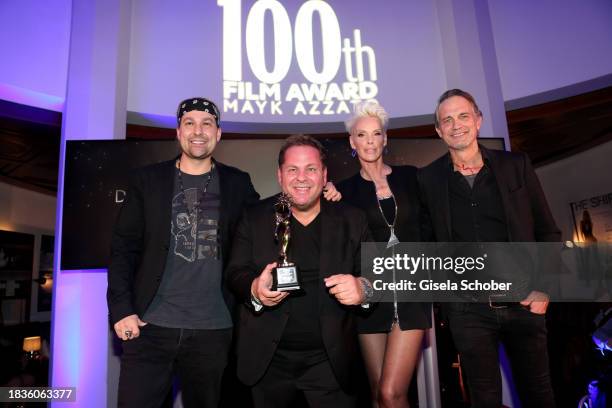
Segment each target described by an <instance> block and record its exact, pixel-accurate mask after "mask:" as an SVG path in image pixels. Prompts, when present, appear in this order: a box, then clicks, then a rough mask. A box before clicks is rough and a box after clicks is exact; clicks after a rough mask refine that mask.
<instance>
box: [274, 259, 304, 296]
mask: <svg viewBox="0 0 612 408" xmlns="http://www.w3.org/2000/svg"><path fill="white" fill-rule="evenodd" d="M299 289H300V282H299V279H298V271H297V267H296V266H295V264H287V265H282V266H277V267H276V268H274V270H273V271H272V290H276V291H279V292H289V291H292V290H299Z"/></svg>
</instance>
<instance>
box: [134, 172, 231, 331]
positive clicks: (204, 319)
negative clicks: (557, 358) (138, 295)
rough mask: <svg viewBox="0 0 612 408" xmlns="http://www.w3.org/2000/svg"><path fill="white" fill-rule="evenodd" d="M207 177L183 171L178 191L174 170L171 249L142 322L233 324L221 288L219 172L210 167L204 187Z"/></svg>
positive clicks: (184, 325) (190, 326)
mask: <svg viewBox="0 0 612 408" xmlns="http://www.w3.org/2000/svg"><path fill="white" fill-rule="evenodd" d="M208 176H209V174H208V173H206V174H203V175H199V176H192V175H189V174H185V173H182V174H181V177H182V181H183V188H184V191H182V190H181V188H180V183H179V176H178V170H177V171H176V174H175V181H174V193H173V197H172V220H171V222H172V225H171V227H170V248H169V250H168V256H167V258H166V266H165V270H164V275H163V278H162V281H161V283H160V286H159V289H158V291H157V294H156V295H155V298H154V299H153V301H152V302H151V305H150V306H149V308H148V309H147V312H146V313H145V315H144V319H143V320H144V321H145V322H149V323H153V324H155V325H159V326H163V327H176V328H185V329H210V330H214V329H226V328H229V327H232V319H231V316H230V313H229V311H228V310H227V306H226V304H225V301H224V299H223V294H222V291H221V275H222V269H223V266H222V257H221V237H220V236H219V233H220V232H219V205H220V195H219V176H218V173H217V171H216V170H215V169H213V170H212V173H211V180H210V183H208V185H207V179H208ZM206 185H207V187H206V193H204V192H203V188H204V186H206Z"/></svg>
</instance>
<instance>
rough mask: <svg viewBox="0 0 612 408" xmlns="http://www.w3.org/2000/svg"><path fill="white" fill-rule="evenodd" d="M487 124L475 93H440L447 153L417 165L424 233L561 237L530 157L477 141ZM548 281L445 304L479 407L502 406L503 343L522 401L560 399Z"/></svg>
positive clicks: (540, 403)
mask: <svg viewBox="0 0 612 408" xmlns="http://www.w3.org/2000/svg"><path fill="white" fill-rule="evenodd" d="M481 123H482V113H481V112H480V110H479V109H478V105H477V104H476V101H475V100H474V97H473V96H472V95H470V94H469V93H467V92H465V91H462V90H460V89H451V90H448V91H446V92H444V93H443V94H442V95H441V96H440V98H439V100H438V106H437V107H436V111H435V125H436V132H437V133H438V135H439V136H440V138H441V139H442V140H443V141H444V142H445V143H446V145H447V146H448V150H449V152H448V154H446V155H444V156H442V157H441V158H439V159H438V160H436V161H434V162H433V163H431V164H430V165H428V166H426V167H424V168H422V169H421V170H420V171H419V188H420V191H421V198H422V201H423V208H424V209H425V210H426V211H425V213H428V214H429V218H430V221H431V222H424V223H423V226H424V227H425V232H424V235H425V236H427V235H428V233H427V230H428V229H429V228H428V227H429V226H431V227H432V234H433V238H434V239H435V240H436V241H438V242H559V241H560V240H561V232H560V231H559V229H558V228H557V226H556V224H555V221H554V219H553V217H552V214H551V212H550V209H549V208H548V204H547V202H546V197H545V196H544V192H543V191H542V188H541V187H540V183H539V181H538V178H537V175H536V173H535V171H534V170H533V167H532V166H531V163H530V161H529V158H528V157H527V155H525V154H520V153H510V152H505V151H498V150H488V149H486V148H485V147H484V146H482V145H480V144H478V141H477V137H478V132H479V130H480V125H481ZM425 218H427V217H425ZM548 267H550V265H548ZM545 287H546V286H545V285H543V284H542V283H541V282H538V281H537V280H533V281H532V282H530V283H529V287H528V288H526V289H525V291H524V293H522V294H523V295H524V297H523V298H522V301H520V302H516V301H510V300H504V297H503V295H494V296H488V301H483V302H481V303H469V302H467V301H466V302H464V303H445V304H444V305H443V306H444V310H445V311H446V312H447V315H448V319H449V326H450V330H451V334H452V336H453V341H454V343H455V346H456V347H457V350H458V351H459V355H460V357H461V367H462V369H463V372H464V375H465V378H466V379H467V383H468V387H469V390H470V399H471V403H472V405H471V406H472V407H473V408H489V407H491V408H492V407H500V406H501V405H502V385H501V376H500V371H499V356H498V347H499V343H502V344H503V345H504V346H505V349H506V353H507V355H508V357H509V360H510V363H511V365H512V371H513V374H514V376H513V378H514V381H515V383H516V385H517V390H518V393H519V397H520V399H521V402H522V404H523V406H526V407H539V408H543V407H554V406H555V401H554V397H553V392H552V386H551V379H550V373H549V363H548V352H547V339H546V338H547V334H546V321H545V317H544V316H545V313H546V310H547V308H548V303H549V302H548V295H547V294H546V293H545V289H544V288H545ZM483 300H484V299H483ZM514 300H515V299H514Z"/></svg>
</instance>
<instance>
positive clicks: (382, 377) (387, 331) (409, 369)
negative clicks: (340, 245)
mask: <svg viewBox="0 0 612 408" xmlns="http://www.w3.org/2000/svg"><path fill="white" fill-rule="evenodd" d="M387 123H388V115H387V113H386V112H385V109H384V108H383V107H382V106H381V105H380V104H379V103H378V102H376V101H374V100H371V101H366V102H362V103H360V104H357V105H356V106H355V111H354V114H353V116H351V117H350V118H349V119H348V120H347V121H346V129H347V130H348V132H349V134H350V137H349V140H350V144H351V148H352V149H353V150H352V151H353V157H356V159H357V160H359V164H360V166H361V169H360V171H359V173H357V174H355V175H354V176H352V177H350V178H349V179H347V180H345V181H343V182H341V183H340V184H339V185H338V190H339V191H340V192H341V193H342V199H343V200H345V201H347V202H349V203H350V204H352V205H354V206H356V207H359V208H361V209H363V210H364V211H365V212H366V214H367V217H368V224H369V227H370V231H371V232H372V235H373V237H374V239H375V240H376V241H377V242H388V243H389V245H390V246H393V244H394V243H397V242H400V241H403V242H415V241H420V240H421V231H420V224H419V215H420V208H419V199H418V191H417V180H416V168H415V167H413V166H391V165H388V164H386V163H385V162H384V160H383V155H384V151H385V149H386V145H387V133H386V127H387ZM389 251H392V249H389ZM430 309H431V305H430V304H424V303H400V302H397V301H396V302H393V303H391V302H386V303H383V302H381V303H378V304H376V305H375V307H373V308H372V311H371V312H370V313H369V314H367V315H366V316H365V317H363V318H362V319H360V320H359V326H358V328H359V333H360V334H359V343H360V345H361V350H362V354H363V357H364V362H365V366H366V369H367V373H368V379H369V382H370V387H371V390H372V402H373V406H374V407H380V408H383V407H384V408H387V407H408V406H409V403H408V387H409V386H410V382H411V380H412V377H413V374H414V371H415V367H416V365H417V362H418V359H419V356H420V351H421V342H422V340H423V335H424V331H425V329H427V328H429V327H431V311H430Z"/></svg>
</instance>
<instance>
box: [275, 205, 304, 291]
mask: <svg viewBox="0 0 612 408" xmlns="http://www.w3.org/2000/svg"><path fill="white" fill-rule="evenodd" d="M274 211H275V212H276V214H275V222H276V229H275V231H274V239H275V241H276V242H277V243H280V250H279V253H278V261H277V266H276V268H274V270H273V271H272V290H277V291H281V292H286V291H291V290H298V289H300V282H299V276H298V270H297V267H296V266H295V264H294V263H293V262H290V261H289V260H288V259H287V248H288V247H289V240H290V239H291V228H290V227H289V223H290V221H291V201H290V200H289V197H288V196H287V195H286V194H284V193H282V194H281V195H280V196H279V197H278V201H277V202H276V204H274Z"/></svg>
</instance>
